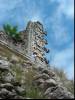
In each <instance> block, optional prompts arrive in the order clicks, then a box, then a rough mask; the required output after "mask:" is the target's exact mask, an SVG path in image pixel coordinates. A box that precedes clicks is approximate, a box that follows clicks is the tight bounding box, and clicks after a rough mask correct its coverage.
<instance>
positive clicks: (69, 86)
mask: <svg viewBox="0 0 75 100" xmlns="http://www.w3.org/2000/svg"><path fill="white" fill-rule="evenodd" d="M53 69H54V72H55V73H56V74H57V75H58V76H59V78H60V81H61V82H62V83H63V85H64V86H65V87H66V88H67V89H68V91H69V92H71V93H72V94H74V81H73V80H69V79H68V77H67V75H66V73H65V72H64V70H63V69H58V68H55V67H54V68H53Z"/></svg>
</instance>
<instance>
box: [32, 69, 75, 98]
mask: <svg viewBox="0 0 75 100" xmlns="http://www.w3.org/2000/svg"><path fill="white" fill-rule="evenodd" d="M35 69H36V70H37V71H38V75H36V76H34V81H33V84H34V85H37V86H38V87H39V88H40V90H41V91H43V93H44V96H46V97H47V98H48V99H73V98H74V97H73V95H72V94H71V93H70V92H68V91H67V89H66V88H65V87H63V84H62V83H61V82H60V79H59V77H58V76H57V75H56V74H55V73H54V72H53V71H52V70H50V69H48V68H42V67H38V68H35Z"/></svg>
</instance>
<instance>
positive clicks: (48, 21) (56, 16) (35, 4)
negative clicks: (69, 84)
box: [0, 0, 74, 78]
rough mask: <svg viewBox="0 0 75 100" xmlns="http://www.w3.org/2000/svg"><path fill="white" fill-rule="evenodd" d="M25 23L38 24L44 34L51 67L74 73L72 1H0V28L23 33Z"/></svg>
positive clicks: (71, 76) (70, 73)
mask: <svg viewBox="0 0 75 100" xmlns="http://www.w3.org/2000/svg"><path fill="white" fill-rule="evenodd" d="M29 20H32V21H37V20H38V21H40V22H41V23H42V24H43V25H44V28H45V29H46V31H47V33H48V35H47V39H48V43H49V44H48V45H47V47H48V48H50V50H51V52H50V54H48V55H47V57H48V59H49V60H50V64H51V65H52V66H56V67H58V68H63V69H64V70H65V72H67V75H68V77H69V78H73V77H74V76H73V74H74V0H0V28H2V25H3V24H4V23H10V24H12V25H18V26H19V30H23V29H25V27H26V24H27V22H28V21H29Z"/></svg>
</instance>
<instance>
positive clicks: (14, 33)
mask: <svg viewBox="0 0 75 100" xmlns="http://www.w3.org/2000/svg"><path fill="white" fill-rule="evenodd" d="M3 29H4V31H5V33H6V34H7V35H8V36H10V37H11V38H12V39H13V40H15V41H20V40H21V37H20V33H19V32H18V27H17V26H12V25H10V24H4V25H3Z"/></svg>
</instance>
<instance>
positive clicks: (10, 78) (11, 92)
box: [0, 58, 25, 99]
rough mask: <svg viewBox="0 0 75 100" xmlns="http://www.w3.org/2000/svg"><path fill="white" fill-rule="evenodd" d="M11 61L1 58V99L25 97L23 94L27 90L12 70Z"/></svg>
mask: <svg viewBox="0 0 75 100" xmlns="http://www.w3.org/2000/svg"><path fill="white" fill-rule="evenodd" d="M9 66H10V63H9V62H8V61H7V60H6V59H1V58H0V99H23V97H22V96H21V94H22V93H23V92H25V90H24V89H23V88H22V86H21V84H20V83H19V82H16V81H15V77H14V75H13V73H12V71H11V70H10V67H9Z"/></svg>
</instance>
